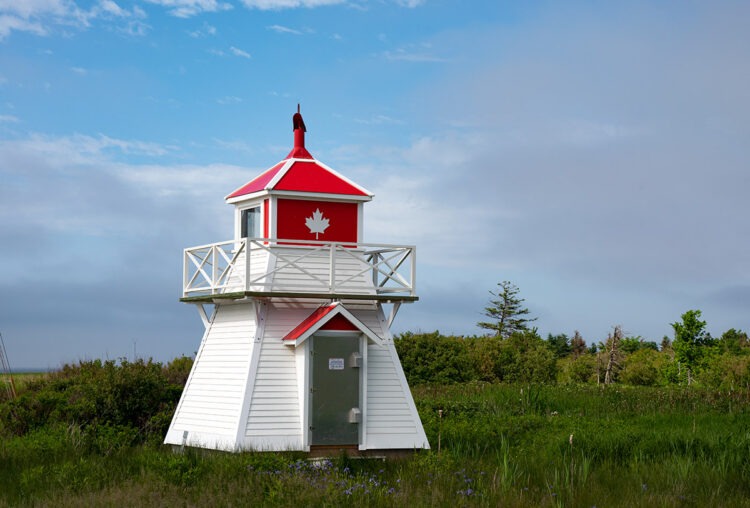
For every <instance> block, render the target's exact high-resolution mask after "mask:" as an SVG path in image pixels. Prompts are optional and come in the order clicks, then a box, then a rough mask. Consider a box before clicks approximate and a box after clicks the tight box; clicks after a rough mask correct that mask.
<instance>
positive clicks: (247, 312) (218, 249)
mask: <svg viewBox="0 0 750 508" xmlns="http://www.w3.org/2000/svg"><path fill="white" fill-rule="evenodd" d="M292 128H293V137H294V144H293V148H292V150H291V151H290V152H289V154H288V155H287V156H286V158H285V159H283V160H282V161H280V162H278V163H277V164H275V165H273V166H271V167H270V168H269V169H268V170H266V171H265V172H263V173H261V174H260V175H258V176H257V177H255V178H254V179H252V180H250V181H249V182H247V183H246V184H244V185H242V186H240V187H238V188H237V189H235V190H234V191H232V192H230V193H229V194H228V195H227V196H226V198H225V201H226V203H228V204H229V205H231V206H232V207H233V213H234V232H233V235H232V236H233V237H232V239H231V240H227V241H222V242H218V243H213V244H209V245H201V246H197V247H190V248H187V249H185V250H184V254H183V287H182V298H181V301H183V302H185V303H188V304H192V305H195V306H196V308H197V310H198V313H199V315H200V317H201V320H202V321H203V324H204V326H205V331H204V333H203V338H202V340H201V344H200V347H199V349H198V351H197V354H196V357H195V362H194V364H193V368H192V370H191V372H190V376H189V377H188V380H187V382H186V384H185V388H184V390H183V393H182V397H181V398H180V401H179V404H178V405H177V408H176V410H175V414H174V417H173V419H172V422H171V424H170V427H169V430H168V432H167V436H166V439H165V443H166V444H172V445H179V446H193V447H202V448H209V449H218V450H226V451H242V450H256V451H291V450H296V451H306V452H310V453H312V454H315V453H319V454H320V453H339V452H341V451H345V452H346V453H350V454H354V455H372V454H383V453H387V452H398V451H400V450H401V451H403V450H414V449H423V448H429V444H428V442H427V437H426V435H425V432H424V429H423V427H422V423H421V421H420V419H419V415H418V413H417V410H416V406H415V405H414V400H413V398H412V396H411V392H410V391H409V387H408V385H407V382H406V378H405V376H404V372H403V369H402V367H401V364H400V362H399V359H398V355H397V353H396V349H395V347H394V344H393V336H392V333H391V325H392V324H393V321H394V319H395V317H396V314H397V313H398V310H399V308H400V307H401V305H402V304H404V303H410V302H414V301H416V300H417V299H418V297H417V294H416V287H415V275H416V249H415V247H414V246H410V245H390V244H376V243H365V242H364V231H363V223H364V222H363V216H364V205H365V204H366V203H367V202H369V201H371V200H372V199H373V194H372V193H371V192H370V191H368V190H367V189H365V188H364V187H362V186H360V185H358V184H356V183H355V182H353V181H351V180H349V179H348V178H346V177H345V176H344V175H342V174H340V173H338V172H337V171H335V170H334V169H332V168H330V167H329V166H327V165H326V164H324V163H322V162H320V161H318V160H317V159H315V158H314V157H313V156H312V155H311V154H310V152H309V151H308V150H307V148H306V147H305V134H306V131H307V129H306V126H305V122H304V120H303V119H302V115H301V114H300V111H299V106H298V107H297V112H296V113H295V114H294V115H293V117H292ZM227 236H230V235H229V234H228V235H227Z"/></svg>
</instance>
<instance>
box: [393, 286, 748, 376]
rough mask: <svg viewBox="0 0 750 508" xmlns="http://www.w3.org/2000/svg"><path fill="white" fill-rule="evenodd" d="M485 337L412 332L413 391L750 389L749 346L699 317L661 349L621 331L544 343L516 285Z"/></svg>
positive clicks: (405, 342)
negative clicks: (465, 385)
mask: <svg viewBox="0 0 750 508" xmlns="http://www.w3.org/2000/svg"><path fill="white" fill-rule="evenodd" d="M490 294H491V298H490V301H489V304H488V306H487V307H485V309H484V313H483V314H484V316H485V317H486V318H488V319H487V320H485V321H480V322H479V323H477V325H478V326H479V327H480V328H483V329H486V330H488V334H487V335H482V336H454V335H450V336H445V335H442V334H440V332H438V331H435V332H431V333H413V332H406V333H403V334H401V335H399V336H398V337H396V341H395V343H396V349H397V351H398V353H399V357H400V358H401V363H402V365H403V367H404V372H405V374H406V376H407V379H408V380H409V382H410V383H414V384H419V383H460V382H467V381H485V382H532V383H593V384H604V385H606V384H613V383H620V384H629V385H639V386H665V385H685V386H690V385H698V386H705V387H711V388H718V389H729V390H731V389H740V388H744V389H750V340H749V339H748V335H747V333H745V332H743V331H742V330H736V329H734V328H732V329H729V330H727V331H726V332H724V333H723V334H722V335H721V336H720V337H718V338H713V337H711V335H710V334H709V333H708V332H707V330H706V321H704V320H702V319H701V317H702V315H701V311H700V310H688V311H687V312H685V313H684V314H682V316H681V317H680V320H678V321H675V322H674V323H672V324H671V325H672V330H673V336H672V337H671V338H670V337H667V336H665V337H664V338H663V339H662V340H661V343H660V344H657V343H656V342H654V341H648V340H646V339H644V338H642V337H639V336H636V337H632V336H626V335H625V333H624V332H623V329H622V327H621V326H614V327H613V328H612V331H611V332H610V333H609V334H608V336H607V338H606V339H604V340H602V341H599V342H592V343H591V344H587V343H586V341H585V340H584V338H583V337H582V336H581V334H580V333H579V332H578V331H575V332H574V333H573V334H572V336H568V335H567V334H548V335H547V337H546V339H544V338H542V337H541V336H540V335H539V333H538V330H537V329H536V328H534V327H532V326H531V324H532V323H533V322H534V321H535V320H536V318H532V317H530V315H529V314H530V313H529V310H528V309H527V308H526V307H524V305H523V302H524V299H523V298H520V296H519V289H518V287H516V286H515V285H514V284H512V283H511V282H509V281H503V282H501V283H499V284H498V290H497V291H490Z"/></svg>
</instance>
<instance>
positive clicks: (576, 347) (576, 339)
mask: <svg viewBox="0 0 750 508" xmlns="http://www.w3.org/2000/svg"><path fill="white" fill-rule="evenodd" d="M595 347H596V346H595ZM570 351H571V353H573V358H578V357H579V356H581V355H582V354H584V353H585V352H586V341H585V340H583V337H581V332H579V331H578V330H576V331H575V333H574V334H573V338H572V339H570Z"/></svg>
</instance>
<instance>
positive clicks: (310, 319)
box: [283, 303, 338, 340]
mask: <svg viewBox="0 0 750 508" xmlns="http://www.w3.org/2000/svg"><path fill="white" fill-rule="evenodd" d="M337 306H338V303H332V304H330V305H326V306H323V307H318V308H317V309H315V311H313V313H312V314H310V315H309V316H307V317H306V318H305V319H304V320H303V321H302V322H301V323H300V324H298V325H297V326H295V327H294V330H292V331H291V332H289V333H287V334H286V335H285V336H284V339H283V340H297V339H299V338H300V335H302V334H303V333H305V332H306V331H307V330H309V329H310V328H312V327H313V326H314V325H315V323H317V322H318V321H320V320H321V319H323V318H324V317H325V316H326V315H327V314H328V313H329V312H331V311H332V310H333V309H335V308H336V307H337Z"/></svg>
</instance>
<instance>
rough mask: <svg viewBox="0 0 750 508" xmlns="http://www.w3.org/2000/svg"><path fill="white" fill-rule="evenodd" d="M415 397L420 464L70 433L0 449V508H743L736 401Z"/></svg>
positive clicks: (721, 396)
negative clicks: (423, 448)
mask: <svg viewBox="0 0 750 508" xmlns="http://www.w3.org/2000/svg"><path fill="white" fill-rule="evenodd" d="M414 395H415V400H416V402H417V406H418V409H419V411H420V415H421V417H422V420H423V422H424V425H425V429H426V431H427V434H428V437H429V439H430V443H431V445H432V447H433V449H432V450H431V451H429V452H422V453H416V454H415V455H414V456H413V457H410V458H407V459H403V460H392V461H387V462H382V461H377V460H352V459H347V458H345V457H334V458H332V459H331V460H330V461H325V462H318V463H313V462H308V461H306V460H305V458H304V456H303V455H300V454H295V453H289V454H267V453H243V454H223V453H207V452H199V451H192V450H190V451H187V452H185V453H182V454H176V453H173V452H172V451H171V450H170V449H167V448H164V447H160V446H158V445H153V444H152V445H138V446H126V445H122V444H121V443H123V442H127V440H122V439H120V438H119V437H118V436H117V435H114V434H116V432H117V429H112V430H110V431H108V432H111V433H114V434H113V435H108V434H107V432H102V433H100V434H97V438H96V439H100V440H101V442H99V443H98V445H97V446H92V442H91V439H92V438H91V437H89V436H88V434H86V433H84V432H82V430H81V428H80V427H79V426H77V425H75V424H68V425H56V426H47V427H44V428H42V429H37V430H35V431H33V432H30V433H28V434H26V435H25V436H23V437H8V438H6V439H4V440H3V441H2V444H0V505H8V506H17V505H34V506H44V505H49V506H60V505H66V506H69V505H76V506H84V505H85V506H104V505H107V506H114V505H117V506H151V505H162V506H175V505H176V506H251V505H253V506H254V505H275V506H410V507H415V506H474V505H476V506H529V507H531V506H574V507H578V506H598V507H608V506H675V507H677V506H696V507H699V506H750V394H749V393H748V392H747V391H741V392H717V391H700V390H684V389H665V388H620V387H618V388H613V387H608V388H607V389H599V388H597V387H594V386H586V387H558V386H508V385H483V384H468V385H451V386H418V387H416V388H415V389H414ZM440 410H442V417H441V416H440ZM120 431H121V432H125V430H122V429H120ZM438 442H439V443H440V450H439V451H438ZM108 443H109V444H111V446H110V445H108ZM118 443H120V444H118Z"/></svg>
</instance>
